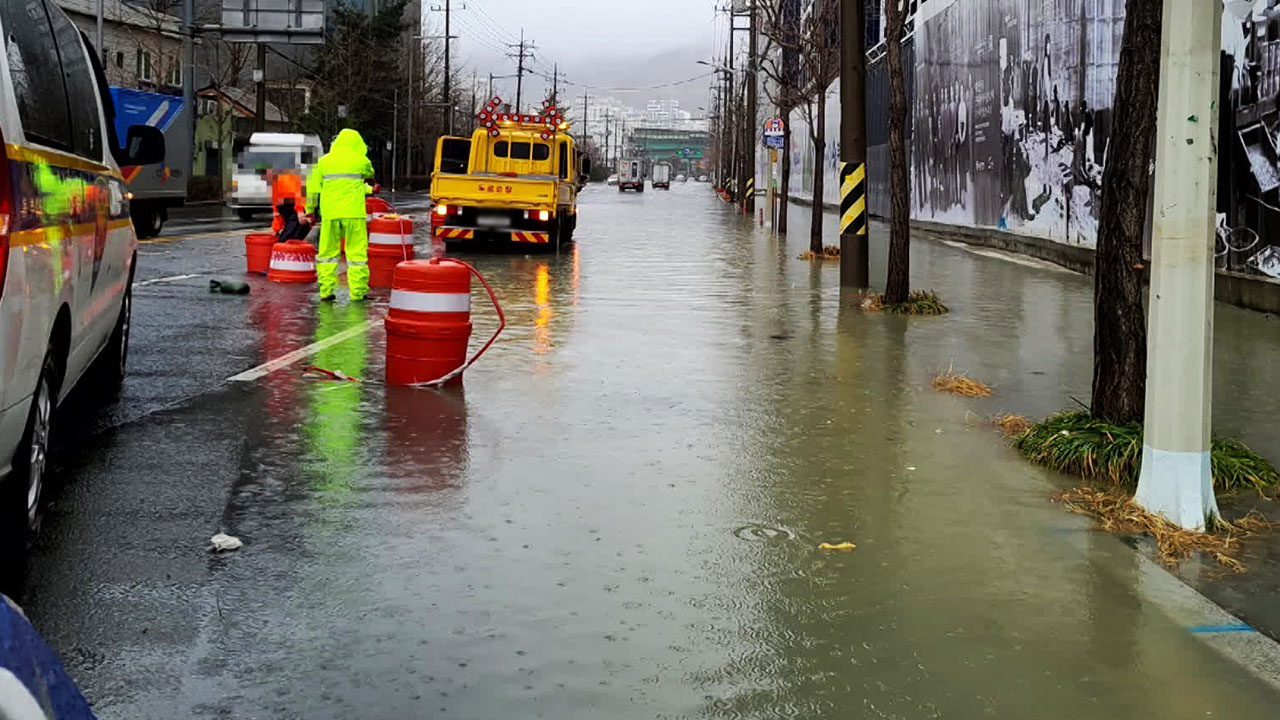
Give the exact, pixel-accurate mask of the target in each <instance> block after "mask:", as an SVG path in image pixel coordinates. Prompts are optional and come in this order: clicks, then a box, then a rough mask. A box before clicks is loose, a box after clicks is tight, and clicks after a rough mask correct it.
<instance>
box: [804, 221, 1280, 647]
mask: <svg viewBox="0 0 1280 720" xmlns="http://www.w3.org/2000/svg"><path fill="white" fill-rule="evenodd" d="M809 212H810V209H809V208H808V207H803V206H798V205H795V204H793V205H792V206H791V209H790V217H789V222H790V227H791V231H790V238H789V241H790V242H789V244H792V245H794V246H795V252H796V254H798V253H799V252H801V251H803V250H805V249H806V248H807V244H808V237H809V220H810V215H809ZM824 219H825V223H824V224H825V238H826V239H825V241H824V242H825V243H826V244H828V245H830V244H838V243H839V238H838V227H837V218H836V215H835V214H834V213H832V212H825V213H824ZM871 233H872V235H871V246H872V257H871V279H872V283H873V285H874V286H875V287H876V288H877V289H883V285H884V279H885V272H886V265H887V257H888V238H889V233H888V226H887V225H885V224H884V223H882V222H874V223H873V224H872V225H871ZM924 238H928V239H924ZM829 264H830V265H831V266H832V267H834V266H835V265H836V263H829ZM911 284H912V288H913V289H932V290H936V291H937V292H938V294H939V296H940V297H941V298H942V300H943V302H945V303H946V304H947V305H948V306H949V307H950V308H951V314H950V315H949V316H948V317H947V318H946V319H945V320H942V321H940V322H936V323H935V322H929V321H924V320H922V321H920V322H915V323H912V325H911V331H910V333H911V334H919V335H921V336H934V335H938V334H942V333H945V334H947V335H949V336H950V337H952V338H955V339H954V340H953V342H952V346H951V348H952V349H951V354H950V355H948V356H947V357H938V358H936V360H935V362H936V364H937V367H938V368H939V369H940V370H945V369H946V368H948V367H950V366H953V365H954V367H955V369H956V370H957V371H958V372H964V373H966V374H968V375H970V376H972V377H974V378H977V379H980V380H982V381H984V382H987V383H990V384H991V385H992V386H993V388H994V393H993V396H992V397H991V398H987V399H979V400H974V401H972V407H973V412H974V413H976V414H977V415H979V416H982V417H989V416H991V415H994V414H996V413H1001V412H1009V413H1017V414H1022V415H1027V416H1029V417H1032V418H1042V417H1044V416H1046V415H1049V414H1051V413H1053V412H1056V411H1058V410H1063V409H1071V408H1078V407H1079V406H1080V403H1084V404H1087V403H1088V402H1089V396H1090V389H1091V384H1092V372H1093V366H1092V363H1093V278H1092V277H1089V276H1085V275H1082V274H1079V273H1076V272H1072V271H1069V270H1066V269H1064V268H1061V267H1059V266H1057V265H1054V264H1051V263H1048V262H1046V261H1042V260H1037V259H1034V258H1029V257H1027V256H1024V255H1019V254H1016V253H1012V252H1007V251H1001V250H995V249H990V248H981V247H975V246H971V245H966V244H964V243H961V242H959V241H952V240H948V239H947V238H946V237H945V236H944V235H941V234H939V233H917V234H916V235H915V236H914V239H913V247H912V267H911ZM1214 322H1215V339H1214V387H1213V397H1214V413H1213V430H1214V434H1215V435H1217V436H1223V437H1233V438H1237V439H1239V440H1242V441H1243V442H1245V443H1246V444H1248V445H1249V446H1250V447H1251V448H1253V449H1254V450H1256V451H1258V452H1259V453H1261V454H1262V455H1263V456H1265V457H1267V458H1268V459H1270V460H1271V461H1272V462H1273V463H1277V464H1280V414H1277V413H1276V411H1275V409H1276V408H1277V407H1280V383H1277V382H1276V381H1275V380H1276V374H1275V371H1274V368H1275V363H1276V358H1278V357H1280V318H1277V317H1276V316H1274V315H1269V314H1263V313H1258V312H1253V311H1249V310H1242V309H1240V308H1237V307H1233V306H1230V305H1226V304H1224V303H1221V302H1220V303H1218V304H1217V312H1216V316H1215V318H1214ZM957 330H959V332H957ZM1062 482H1063V486H1064V487H1067V486H1072V485H1078V484H1080V481H1079V480H1078V479H1076V478H1068V477H1065V476H1064V477H1063V480H1062ZM1218 502H1219V505H1220V507H1221V509H1222V512H1223V514H1224V515H1225V516H1227V517H1239V516H1241V515H1244V514H1246V513H1248V512H1250V511H1258V512H1260V513H1262V514H1263V515H1265V516H1267V517H1268V518H1269V519H1271V520H1273V521H1280V504H1278V503H1277V502H1275V501H1271V500H1268V499H1266V498H1262V497H1259V496H1258V495H1257V494H1255V493H1251V492H1240V493H1236V494H1233V495H1227V496H1220V497H1219V498H1218ZM1133 544H1135V545H1139V546H1144V545H1147V544H1148V543H1147V541H1146V540H1145V539H1137V538H1135V539H1134V540H1133ZM1241 559H1242V560H1243V562H1244V563H1245V565H1246V567H1247V568H1248V570H1247V572H1245V573H1243V574H1232V573H1229V572H1224V571H1223V569H1222V567H1221V566H1219V565H1218V564H1217V563H1216V562H1215V561H1214V560H1212V559H1210V558H1205V559H1200V560H1196V559H1192V560H1188V561H1186V562H1184V563H1183V564H1182V566H1181V567H1180V568H1178V569H1177V570H1176V571H1175V574H1176V575H1177V576H1178V577H1180V578H1181V579H1182V580H1183V581H1185V582H1186V583H1188V584H1189V585H1191V586H1192V587H1194V588H1195V589H1197V590H1199V591H1200V592H1201V593H1203V594H1204V595H1205V596H1207V597H1208V598H1210V599H1211V600H1213V601H1214V602H1216V603H1218V604H1219V605H1221V606H1222V607H1223V608H1225V609H1226V610H1227V611H1229V612H1231V613H1232V614H1234V615H1236V616H1237V617H1239V618H1241V619H1243V620H1244V621H1245V622H1246V623H1248V624H1249V625H1250V626H1252V627H1254V628H1257V629H1258V630H1260V631H1261V632H1264V633H1266V634H1267V635H1269V636H1270V637H1272V638H1275V639H1277V640H1280V603H1277V602H1276V601H1275V598H1277V597H1280V533H1275V534H1273V535H1271V536H1269V537H1262V538H1255V539H1252V540H1249V541H1246V543H1245V549H1244V553H1243V555H1242V557H1241Z"/></svg>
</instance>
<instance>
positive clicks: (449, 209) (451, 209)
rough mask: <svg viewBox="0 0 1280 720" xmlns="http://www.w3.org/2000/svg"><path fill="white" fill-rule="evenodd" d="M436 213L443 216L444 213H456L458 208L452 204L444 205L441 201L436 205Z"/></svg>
mask: <svg viewBox="0 0 1280 720" xmlns="http://www.w3.org/2000/svg"><path fill="white" fill-rule="evenodd" d="M436 214H437V215H439V216H441V217H444V216H446V215H457V214H458V208H457V206H454V205H445V204H444V203H441V204H439V205H437V206H436Z"/></svg>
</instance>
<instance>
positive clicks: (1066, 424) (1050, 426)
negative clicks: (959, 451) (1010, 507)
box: [1014, 410, 1280, 491]
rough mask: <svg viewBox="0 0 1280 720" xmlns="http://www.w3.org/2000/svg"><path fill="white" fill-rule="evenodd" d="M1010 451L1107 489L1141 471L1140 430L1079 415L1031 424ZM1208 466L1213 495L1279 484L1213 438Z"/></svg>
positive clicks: (1248, 455) (1254, 459)
mask: <svg viewBox="0 0 1280 720" xmlns="http://www.w3.org/2000/svg"><path fill="white" fill-rule="evenodd" d="M1014 445H1015V446H1016V447H1017V448H1018V451H1019V452H1021V453H1022V455H1023V457H1026V458H1027V459H1028V460H1031V461H1032V462H1035V463H1038V464H1040V465H1044V466H1046V467H1048V468H1051V469H1053V470H1057V471H1059V472H1063V473H1067V474H1069V475H1078V476H1080V477H1083V478H1086V479H1089V480H1105V481H1107V482H1109V483H1111V484H1113V485H1121V486H1125V487H1134V486H1136V485H1137V484H1138V474H1139V472H1140V471H1141V469H1142V424H1141V423H1112V422H1108V421H1106V420H1100V419H1098V418H1095V417H1093V416H1092V415H1090V414H1089V413H1088V412H1086V411H1083V410H1081V411H1074V412H1064V413H1059V414H1057V415H1052V416H1050V417H1048V418H1046V419H1045V420H1044V421H1043V422H1038V423H1032V424H1031V426H1030V427H1028V428H1027V429H1026V430H1025V431H1024V432H1022V433H1021V434H1019V435H1018V436H1017V439H1016V440H1015V441H1014ZM1210 466H1211V471H1212V473H1213V486H1214V488H1215V489H1216V490H1219V491H1232V490H1239V489H1241V488H1254V489H1256V490H1258V491H1263V490H1266V489H1268V488H1270V487H1272V486H1274V485H1275V484H1276V483H1278V482H1280V473H1277V472H1276V469H1275V468H1274V467H1273V466H1272V465H1271V463H1269V462H1267V460H1266V459H1265V458H1263V457H1262V456H1261V455H1259V454H1257V453H1256V452H1254V451H1252V450H1250V449H1249V448H1248V447H1247V446H1246V445H1245V444H1244V443H1241V442H1239V441H1237V440H1223V439H1218V438H1215V439H1214V440H1213V444H1212V449H1211V452H1210Z"/></svg>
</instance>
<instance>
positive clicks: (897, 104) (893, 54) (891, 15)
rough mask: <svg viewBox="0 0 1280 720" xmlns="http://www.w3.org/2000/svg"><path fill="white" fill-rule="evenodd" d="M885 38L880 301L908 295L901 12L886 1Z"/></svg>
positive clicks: (908, 198)
mask: <svg viewBox="0 0 1280 720" xmlns="http://www.w3.org/2000/svg"><path fill="white" fill-rule="evenodd" d="M885 10H886V12H887V13H888V21H887V24H888V33H887V36H886V38H885V45H886V46H887V47H886V50H887V51H888V62H889V272H888V277H886V278H885V285H884V301H885V302H886V303H900V302H906V300H907V295H908V294H910V291H911V186H910V183H909V180H908V177H907V79H906V76H905V75H904V74H903V68H902V34H903V29H904V28H903V24H904V22H905V18H904V17H903V14H904V13H903V10H902V9H901V8H899V7H898V4H897V3H896V2H893V1H892V0H890V2H889V3H888V4H887V5H886V6H885Z"/></svg>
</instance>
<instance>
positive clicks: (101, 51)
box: [97, 0, 107, 68]
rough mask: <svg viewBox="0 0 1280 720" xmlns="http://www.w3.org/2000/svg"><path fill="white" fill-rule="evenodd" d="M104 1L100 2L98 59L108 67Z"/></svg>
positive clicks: (100, 0) (99, 0) (103, 65)
mask: <svg viewBox="0 0 1280 720" xmlns="http://www.w3.org/2000/svg"><path fill="white" fill-rule="evenodd" d="M103 2H104V0H98V15H97V21H98V59H99V60H101V61H102V67H104V68H105V67H106V66H107V49H106V48H105V47H103V45H102V12H103V8H102V5H103Z"/></svg>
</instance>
